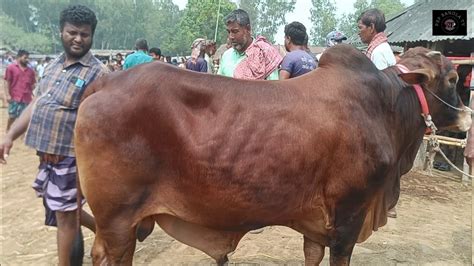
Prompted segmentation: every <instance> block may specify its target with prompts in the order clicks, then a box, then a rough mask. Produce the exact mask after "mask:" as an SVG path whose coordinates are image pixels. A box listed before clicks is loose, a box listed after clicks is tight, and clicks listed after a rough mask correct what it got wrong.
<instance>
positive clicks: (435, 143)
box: [427, 131, 474, 180]
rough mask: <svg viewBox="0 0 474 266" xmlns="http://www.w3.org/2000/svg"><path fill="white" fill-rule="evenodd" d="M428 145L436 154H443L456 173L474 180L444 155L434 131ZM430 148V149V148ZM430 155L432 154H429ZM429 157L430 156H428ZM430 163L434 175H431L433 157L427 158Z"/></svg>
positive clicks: (473, 178)
mask: <svg viewBox="0 0 474 266" xmlns="http://www.w3.org/2000/svg"><path fill="white" fill-rule="evenodd" d="M428 145H429V146H432V147H433V151H435V152H438V153H440V154H441V156H443V158H444V160H445V161H446V162H447V163H448V164H449V165H450V166H451V167H453V168H454V169H455V170H456V171H458V172H459V173H461V174H463V175H466V176H468V177H470V178H471V179H472V180H474V176H472V175H470V174H468V173H466V172H464V171H462V170H461V169H459V168H458V167H457V166H456V165H455V164H454V163H453V162H451V161H450V160H449V159H448V157H447V156H446V154H444V152H443V151H442V150H441V147H440V146H439V141H438V139H437V138H436V134H435V132H434V131H433V132H432V133H431V135H430V137H429V140H428ZM428 148H429V147H428ZM428 153H430V152H428ZM427 157H428V156H427ZM427 159H428V160H429V161H430V162H429V165H430V174H431V175H432V173H431V168H432V167H433V159H434V158H433V156H430V158H427Z"/></svg>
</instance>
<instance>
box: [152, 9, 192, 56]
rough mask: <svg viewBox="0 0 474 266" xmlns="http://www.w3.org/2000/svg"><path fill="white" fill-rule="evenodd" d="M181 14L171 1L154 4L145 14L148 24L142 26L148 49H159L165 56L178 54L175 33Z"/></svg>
mask: <svg viewBox="0 0 474 266" xmlns="http://www.w3.org/2000/svg"><path fill="white" fill-rule="evenodd" d="M182 13H183V12H182V11H180V10H179V7H178V6H177V5H175V4H174V3H173V1H172V0H157V1H155V2H154V4H153V8H152V9H150V10H149V11H148V12H147V13H146V16H147V18H146V21H148V23H147V24H146V25H145V26H144V30H145V36H147V38H148V40H149V44H150V47H159V48H160V49H161V50H162V53H163V54H166V55H176V54H178V50H179V49H178V47H179V45H177V43H176V41H177V38H176V35H177V34H176V33H177V32H178V30H179V28H178V26H179V23H180V21H181V18H182ZM150 22H152V23H150Z"/></svg>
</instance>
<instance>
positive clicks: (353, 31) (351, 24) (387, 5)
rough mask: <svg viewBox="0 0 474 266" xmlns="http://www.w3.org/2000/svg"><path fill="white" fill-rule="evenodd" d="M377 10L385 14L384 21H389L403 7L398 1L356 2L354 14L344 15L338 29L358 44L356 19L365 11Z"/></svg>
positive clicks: (358, 0) (375, 0) (362, 0)
mask: <svg viewBox="0 0 474 266" xmlns="http://www.w3.org/2000/svg"><path fill="white" fill-rule="evenodd" d="M370 8H378V9H380V10H381V11H382V12H384V14H385V19H386V20H387V19H390V18H391V17H393V16H394V15H396V14H398V13H399V12H401V11H402V10H404V9H405V5H404V4H402V3H401V1H400V0H372V1H370V2H369V1H368V0H356V2H355V3H354V12H353V13H349V14H344V15H343V17H342V19H341V20H340V23H339V29H340V30H341V31H342V32H343V33H344V34H345V35H346V36H348V37H349V41H350V42H353V43H357V42H360V40H359V37H358V36H357V32H358V28H357V19H358V18H359V16H360V15H361V14H362V12H364V11H365V10H367V9H370Z"/></svg>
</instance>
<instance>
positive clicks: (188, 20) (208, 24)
mask: <svg viewBox="0 0 474 266" xmlns="http://www.w3.org/2000/svg"><path fill="white" fill-rule="evenodd" d="M218 5H219V0H189V1H188V3H187V5H186V8H185V9H184V14H183V17H182V19H181V22H180V23H179V33H178V35H177V36H175V39H174V41H175V42H176V44H177V45H178V47H176V50H177V52H178V53H179V54H181V55H182V54H190V53H191V44H192V42H193V41H194V40H195V39H196V38H207V39H214V34H215V30H216V22H217V21H218V28H217V39H216V41H217V43H225V42H226V39H227V32H226V30H225V25H224V23H223V18H224V16H225V15H227V14H228V13H230V12H231V11H232V10H234V9H236V5H235V4H234V3H233V2H230V1H229V0H220V11H219V14H217V11H218V9H219V8H218ZM217 16H219V17H217Z"/></svg>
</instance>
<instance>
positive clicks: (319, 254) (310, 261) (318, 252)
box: [303, 236, 325, 266]
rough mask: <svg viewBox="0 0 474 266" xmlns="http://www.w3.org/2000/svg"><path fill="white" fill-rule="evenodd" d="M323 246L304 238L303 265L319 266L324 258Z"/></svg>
mask: <svg viewBox="0 0 474 266" xmlns="http://www.w3.org/2000/svg"><path fill="white" fill-rule="evenodd" d="M324 248H325V246H323V245H321V244H319V243H317V242H314V241H313V240H311V239H309V238H308V237H306V236H305V237H304V246H303V250H304V265H305V266H311V265H319V264H320V263H321V261H322V260H323V258H324Z"/></svg>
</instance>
